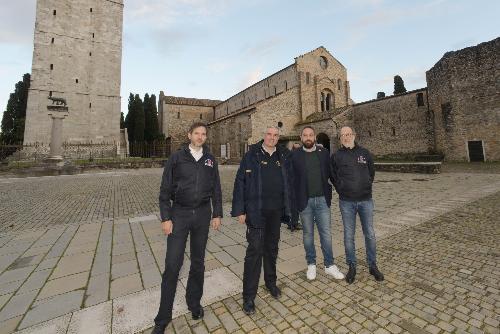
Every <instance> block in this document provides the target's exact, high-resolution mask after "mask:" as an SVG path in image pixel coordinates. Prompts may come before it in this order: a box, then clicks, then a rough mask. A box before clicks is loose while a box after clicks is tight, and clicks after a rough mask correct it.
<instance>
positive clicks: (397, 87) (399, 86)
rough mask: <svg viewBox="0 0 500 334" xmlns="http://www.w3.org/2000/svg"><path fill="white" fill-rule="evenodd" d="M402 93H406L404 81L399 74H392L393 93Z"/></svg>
mask: <svg viewBox="0 0 500 334" xmlns="http://www.w3.org/2000/svg"><path fill="white" fill-rule="evenodd" d="M403 93H406V88H405V83H404V81H403V79H402V78H401V77H400V76H399V75H396V76H394V95H396V94H403Z"/></svg>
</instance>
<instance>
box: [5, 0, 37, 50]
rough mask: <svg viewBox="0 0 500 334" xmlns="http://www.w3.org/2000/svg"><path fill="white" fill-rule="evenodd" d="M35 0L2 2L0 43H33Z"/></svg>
mask: <svg viewBox="0 0 500 334" xmlns="http://www.w3.org/2000/svg"><path fill="white" fill-rule="evenodd" d="M35 2H36V0H17V1H9V3H8V4H6V3H4V4H2V10H1V11H0V44H33V30H34V27H35V8H36V5H35Z"/></svg>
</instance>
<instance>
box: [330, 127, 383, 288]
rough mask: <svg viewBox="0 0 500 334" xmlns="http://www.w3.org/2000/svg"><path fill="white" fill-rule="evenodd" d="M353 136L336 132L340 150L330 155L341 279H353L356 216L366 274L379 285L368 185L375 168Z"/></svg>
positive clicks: (349, 132)
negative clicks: (340, 231)
mask: <svg viewBox="0 0 500 334" xmlns="http://www.w3.org/2000/svg"><path fill="white" fill-rule="evenodd" d="M354 139H355V133H354V131H353V130H352V129H351V128H350V127H347V126H346V127H343V128H342V129H340V142H341V144H342V147H341V148H340V149H339V150H338V151H337V152H335V153H334V154H333V155H332V158H331V163H332V172H333V177H334V181H335V182H334V186H335V189H336V190H337V192H338V194H339V207H340V213H341V215H342V222H343V223H344V247H345V253H346V262H347V264H348V265H349V271H348V272H347V275H346V277H345V279H346V281H347V283H349V284H351V283H353V282H354V279H355V277H356V249H355V246H354V233H355V230H356V214H359V218H360V220H361V227H362V229H363V235H364V237H365V248H366V262H367V263H368V267H369V270H370V274H371V275H373V276H374V277H375V279H376V280H377V281H383V280H384V275H383V274H382V273H381V272H380V271H379V270H378V268H377V260H376V239H375V231H374V229H373V200H372V183H373V179H374V178H375V167H374V164H373V158H372V156H371V154H370V152H369V151H368V150H367V149H365V148H363V147H361V146H359V145H358V144H356V142H355V141H354Z"/></svg>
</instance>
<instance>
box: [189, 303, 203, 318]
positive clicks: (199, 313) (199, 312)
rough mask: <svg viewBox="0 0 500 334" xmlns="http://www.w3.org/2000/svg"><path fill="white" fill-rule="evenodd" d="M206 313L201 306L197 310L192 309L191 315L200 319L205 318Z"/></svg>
mask: <svg viewBox="0 0 500 334" xmlns="http://www.w3.org/2000/svg"><path fill="white" fill-rule="evenodd" d="M204 315H205V312H203V307H201V306H200V308H199V309H198V310H197V311H192V312H191V316H192V318H193V320H200V319H202V318H203V316H204Z"/></svg>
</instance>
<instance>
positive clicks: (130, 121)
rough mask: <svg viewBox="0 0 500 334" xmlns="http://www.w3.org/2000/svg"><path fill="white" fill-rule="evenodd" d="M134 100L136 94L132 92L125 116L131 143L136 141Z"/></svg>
mask: <svg viewBox="0 0 500 334" xmlns="http://www.w3.org/2000/svg"><path fill="white" fill-rule="evenodd" d="M134 101H135V99H134V94H132V93H130V95H129V96H128V112H127V116H126V117H125V127H126V128H127V132H128V141H129V142H130V143H131V142H133V141H134V117H135V116H134Z"/></svg>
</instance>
